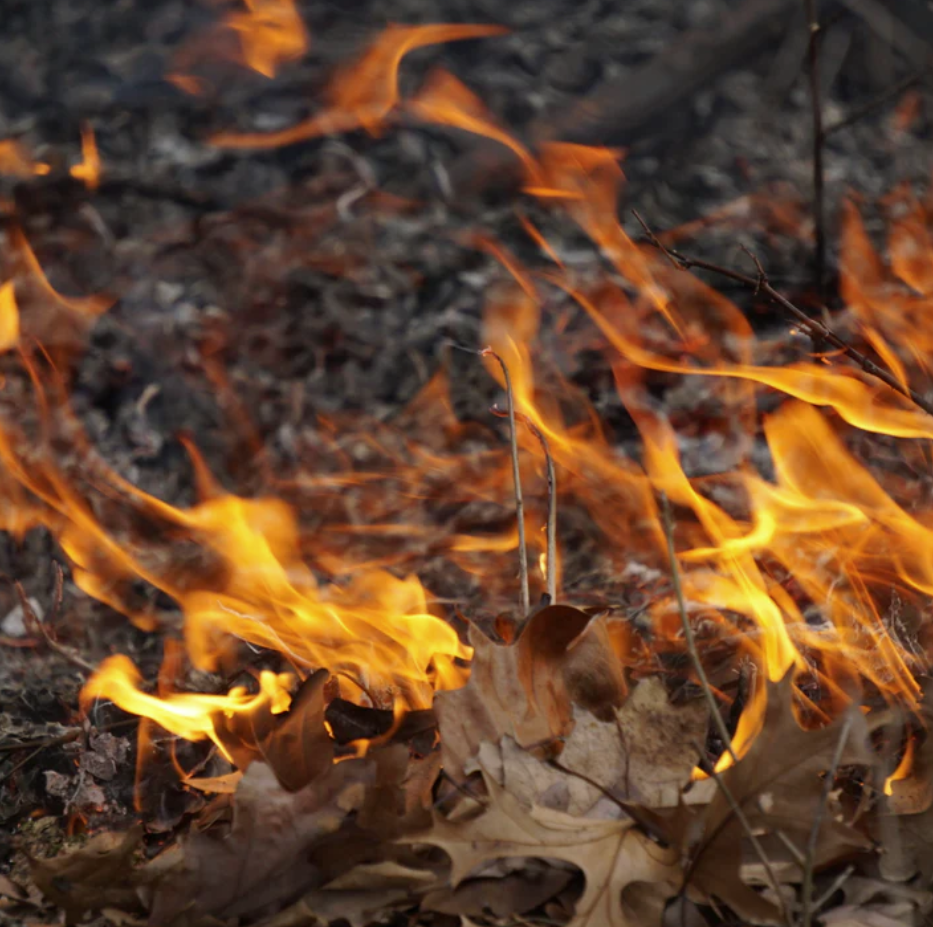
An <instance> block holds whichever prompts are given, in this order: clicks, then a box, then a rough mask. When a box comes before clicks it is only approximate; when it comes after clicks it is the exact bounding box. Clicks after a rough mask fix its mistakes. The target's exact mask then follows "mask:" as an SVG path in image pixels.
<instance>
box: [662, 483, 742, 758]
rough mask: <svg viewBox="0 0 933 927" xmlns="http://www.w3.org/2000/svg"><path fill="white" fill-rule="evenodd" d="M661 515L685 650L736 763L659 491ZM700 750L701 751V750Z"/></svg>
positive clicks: (667, 508)
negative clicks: (699, 643)
mask: <svg viewBox="0 0 933 927" xmlns="http://www.w3.org/2000/svg"><path fill="white" fill-rule="evenodd" d="M661 515H662V520H663V522H664V535H665V537H666V538H667V555H668V557H669V558H670V561H671V579H672V580H673V583H674V595H675V596H676V597H677V609H678V611H679V612H680V623H681V625H682V626H683V629H684V640H685V641H686V643H687V650H688V651H689V653H690V659H691V661H692V662H693V669H694V671H695V672H696V674H697V678H698V679H699V680H700V687H701V688H702V689H703V694H704V695H705V696H706V702H707V704H708V705H709V710H710V714H711V715H712V719H713V723H714V724H715V725H716V730H717V731H718V733H719V736H720V738H721V740H722V742H723V744H724V746H725V748H726V750H727V751H728V752H729V756H731V757H732V762H733V763H738V761H739V758H738V756H736V753H735V750H734V749H733V747H732V738H731V737H730V736H729V729H728V728H727V727H726V722H725V721H724V720H723V717H722V714H720V711H719V706H718V705H717V704H716V696H715V695H713V690H712V688H711V687H710V684H709V679H707V678H706V670H705V669H703V662H702V661H701V660H700V653H699V651H698V650H697V645H696V640H695V639H694V637H693V627H692V626H691V624H690V619H689V618H688V617H687V606H686V603H685V602H684V591H683V588H682V586H681V584H680V568H679V567H678V565H677V552H676V551H675V549H674V520H673V518H672V517H671V506H670V503H669V502H668V501H667V496H666V495H665V494H664V493H663V492H662V493H661ZM700 752H701V753H702V751H700Z"/></svg>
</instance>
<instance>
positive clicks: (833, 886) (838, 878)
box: [813, 863, 855, 911]
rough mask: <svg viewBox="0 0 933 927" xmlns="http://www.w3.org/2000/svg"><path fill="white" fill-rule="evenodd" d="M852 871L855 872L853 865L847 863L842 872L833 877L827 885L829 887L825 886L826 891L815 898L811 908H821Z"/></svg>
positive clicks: (817, 909)
mask: <svg viewBox="0 0 933 927" xmlns="http://www.w3.org/2000/svg"><path fill="white" fill-rule="evenodd" d="M853 872H855V866H853V865H852V864H851V863H849V865H848V866H846V868H845V869H843V870H842V872H840V873H839V875H837V876H836V878H835V879H833V881H832V884H831V885H830V886H829V888H827V889H826V891H825V892H823V894H822V895H820V897H819V898H817V899H816V901H814V902H813V910H814V911H820V910H822V908H823V906H824V905H825V904H826V902H827V901H829V899H830V898H832V897H833V895H835V894H836V892H838V891H839V889H840V888H842V886H843V885H844V884H845V883H846V881H848V878H849V876H850V875H852V873H853Z"/></svg>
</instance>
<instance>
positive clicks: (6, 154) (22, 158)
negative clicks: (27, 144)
mask: <svg viewBox="0 0 933 927" xmlns="http://www.w3.org/2000/svg"><path fill="white" fill-rule="evenodd" d="M51 170H52V168H51V167H49V165H48V164H45V163H43V162H42V161H34V160H33V159H32V158H31V157H30V156H29V154H28V153H27V151H26V149H25V148H24V147H23V146H22V145H21V144H20V143H19V142H16V141H14V140H13V139H4V140H3V141H0V175H2V174H5V175H6V176H7V177H34V176H42V175H45V174H48V173H49V171H51Z"/></svg>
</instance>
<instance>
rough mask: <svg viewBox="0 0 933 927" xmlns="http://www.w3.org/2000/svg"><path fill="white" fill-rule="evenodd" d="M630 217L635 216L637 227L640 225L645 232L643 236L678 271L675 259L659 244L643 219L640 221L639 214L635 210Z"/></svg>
mask: <svg viewBox="0 0 933 927" xmlns="http://www.w3.org/2000/svg"><path fill="white" fill-rule="evenodd" d="M632 215H633V216H635V218H636V219H637V220H638V223H639V225H641V227H642V228H643V229H644V230H645V234H646V235H647V236H648V238H649V239H650V240H651V244H653V245H654V246H655V248H657V249H658V251H660V252H661V253H662V254H663V255H664V256H665V257H666V258H667V259H668V260H669V261H670V262H671V264H673V265H674V267H676V268H677V269H678V270H680V264H679V263H678V262H677V258H675V257H674V255H672V254H671V253H670V251H668V250H667V248H665V247H664V245H663V243H662V242H661V239H660V238H658V236H657V235H655V234H654V232H653V231H652V230H651V227H650V226H649V225H648V223H647V222H645V220H644V219H642V217H641V214H640V213H639V212H638V210H637V209H633V210H632Z"/></svg>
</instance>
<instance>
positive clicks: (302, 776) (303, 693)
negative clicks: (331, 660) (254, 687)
mask: <svg viewBox="0 0 933 927" xmlns="http://www.w3.org/2000/svg"><path fill="white" fill-rule="evenodd" d="M329 678H330V676H329V674H328V672H327V671H326V670H318V671H317V672H316V673H313V674H312V675H311V676H309V677H308V678H307V679H305V680H304V681H303V682H302V683H301V685H300V686H299V687H298V691H297V692H296V693H295V695H294V697H293V698H292V703H291V705H290V706H289V709H288V711H284V712H281V713H280V714H273V713H272V710H271V707H270V706H269V705H263V707H262V708H260V709H258V710H257V711H251V712H249V713H248V714H236V713H234V714H231V715H225V714H223V713H221V712H218V713H217V715H216V718H215V724H214V727H215V729H216V731H217V734H218V736H219V737H220V739H221V741H222V742H223V745H224V747H225V748H226V749H227V752H228V753H229V754H230V756H232V757H233V760H234V762H235V763H236V765H237V766H238V767H239V768H240V769H241V770H245V769H246V768H247V767H248V766H249V765H250V763H252V762H253V761H255V760H264V761H265V762H266V763H267V764H268V766H269V767H270V768H271V769H272V771H273V772H274V773H275V776H276V778H277V779H278V780H279V782H280V783H281V785H282V787H283V788H286V789H288V790H289V791H291V792H297V791H298V790H299V789H302V788H304V787H305V786H306V785H307V784H308V783H309V782H311V781H313V780H314V779H316V778H317V777H318V776H320V775H321V774H322V773H323V772H324V771H325V770H326V769H327V767H328V766H330V765H331V764H332V763H333V761H334V743H333V741H332V740H331V738H330V735H329V734H328V733H327V729H326V728H325V727H324V709H325V705H324V686H325V685H326V683H327V680H328V679H329Z"/></svg>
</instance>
